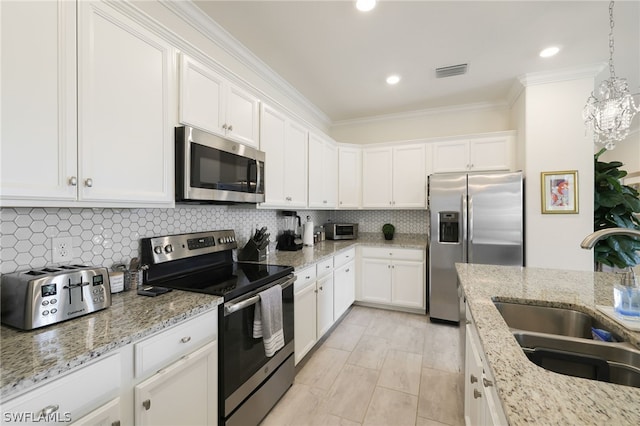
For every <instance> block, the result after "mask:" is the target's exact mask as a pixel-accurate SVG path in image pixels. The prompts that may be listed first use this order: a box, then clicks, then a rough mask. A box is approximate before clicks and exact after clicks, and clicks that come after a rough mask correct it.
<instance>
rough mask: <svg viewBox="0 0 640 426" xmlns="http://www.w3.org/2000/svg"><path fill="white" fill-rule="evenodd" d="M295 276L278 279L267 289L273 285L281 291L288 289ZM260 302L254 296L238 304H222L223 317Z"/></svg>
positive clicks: (257, 296) (258, 298) (257, 297)
mask: <svg viewBox="0 0 640 426" xmlns="http://www.w3.org/2000/svg"><path fill="white" fill-rule="evenodd" d="M296 278H297V277H296V276H295V275H293V274H292V275H288V276H286V277H284V278H281V279H279V280H278V281H276V282H275V283H273V284H272V285H270V286H269V287H273V286H274V285H277V284H280V286H281V287H282V289H283V290H284V289H285V288H287V287H289V286H290V285H291V284H293V282H294V281H295V280H296ZM259 301H260V295H258V294H256V295H255V296H252V297H249V298H248V299H244V300H241V301H240V302H227V303H225V304H224V316H225V317H226V316H228V315H231V314H232V313H234V312H237V311H239V310H240V309H244V308H246V307H247V306H251V305H255V304H256V303H258V302H259Z"/></svg>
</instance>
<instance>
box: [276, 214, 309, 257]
mask: <svg viewBox="0 0 640 426" xmlns="http://www.w3.org/2000/svg"><path fill="white" fill-rule="evenodd" d="M282 216H283V231H282V234H280V236H279V237H278V244H277V245H276V249H277V250H282V251H296V250H301V249H302V245H303V244H302V238H301V237H300V233H299V232H298V229H299V228H300V226H301V223H300V216H298V215H297V214H296V212H294V211H291V210H283V211H282Z"/></svg>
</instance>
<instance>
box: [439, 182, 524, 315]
mask: <svg viewBox="0 0 640 426" xmlns="http://www.w3.org/2000/svg"><path fill="white" fill-rule="evenodd" d="M522 190H523V178H522V173H521V172H509V173H507V172H504V173H477V174H470V173H469V174H467V173H465V174H441V175H431V176H429V219H430V231H429V235H430V237H429V254H428V263H429V268H428V276H427V279H428V285H429V315H430V317H431V318H432V319H438V320H445V321H452V322H457V321H459V319H460V318H459V317H460V301H459V295H458V289H457V283H458V277H457V274H456V271H455V266H454V264H455V263H456V262H463V263H481V264H492V265H524V219H523V218H524V210H523V193H522Z"/></svg>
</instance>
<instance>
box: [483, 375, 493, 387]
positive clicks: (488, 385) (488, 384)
mask: <svg viewBox="0 0 640 426" xmlns="http://www.w3.org/2000/svg"><path fill="white" fill-rule="evenodd" d="M482 384H483V385H484V387H485V388H488V387H491V386H493V382H492V381H491V380H488V379H485V378H484V377H483V378H482Z"/></svg>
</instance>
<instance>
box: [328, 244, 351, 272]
mask: <svg viewBox="0 0 640 426" xmlns="http://www.w3.org/2000/svg"><path fill="white" fill-rule="evenodd" d="M355 258H356V249H355V247H354V248H350V249H349V250H345V251H343V252H340V253H338V254H336V255H335V256H334V257H333V263H334V265H335V267H336V268H337V267H338V266H342V265H344V264H345V263H347V262H350V261H352V260H353V259H355Z"/></svg>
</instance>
